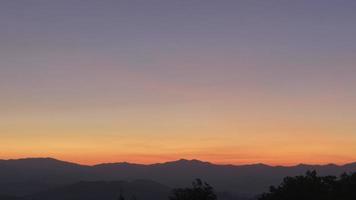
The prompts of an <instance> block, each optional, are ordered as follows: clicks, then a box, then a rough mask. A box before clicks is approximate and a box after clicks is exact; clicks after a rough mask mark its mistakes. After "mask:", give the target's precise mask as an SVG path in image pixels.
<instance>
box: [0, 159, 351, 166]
mask: <svg viewBox="0 0 356 200" xmlns="http://www.w3.org/2000/svg"><path fill="white" fill-rule="evenodd" d="M31 159H32V160H34V159H50V160H55V161H59V162H65V163H70V164H75V165H81V166H87V167H94V166H98V165H109V164H131V165H143V166H152V165H158V164H167V163H174V162H179V161H189V162H194V161H196V162H200V163H205V164H210V165H218V166H234V167H239V166H256V165H264V166H267V167H297V166H301V165H307V166H326V165H335V166H338V167H342V166H345V165H349V164H354V163H356V161H352V162H347V163H343V164H336V163H333V162H329V163H304V162H300V163H298V164H291V165H282V164H276V165H272V164H266V163H262V162H257V163H245V164H227V163H216V162H211V161H205V160H199V159H186V158H179V159H176V160H167V161H163V162H153V163H136V162H127V161H117V162H101V163H96V164H83V163H79V162H75V161H69V160H62V159H58V158H55V157H20V158H9V159H2V158H0V161H18V160H31Z"/></svg>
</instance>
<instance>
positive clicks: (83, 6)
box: [0, 0, 356, 165]
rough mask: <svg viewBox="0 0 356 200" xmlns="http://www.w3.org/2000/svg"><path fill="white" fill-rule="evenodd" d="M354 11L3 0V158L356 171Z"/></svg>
mask: <svg viewBox="0 0 356 200" xmlns="http://www.w3.org/2000/svg"><path fill="white" fill-rule="evenodd" d="M355 10H356V1H353V0H333V1H331V0H298V1H283V0H269V1H260V0H219V1H216V0H214V1H213V0H193V1H189V0H182V1H181V0H179V1H174V0H150V1H147V0H102V1H97V0H71V1H69V0H53V1H48V0H27V1H23V0H2V1H0V159H10V158H23V157H54V158H57V159H62V160H68V161H72V162H77V163H83V164H96V163H101V162H119V161H128V162H135V163H156V162H164V161H169V160H175V159H179V158H186V159H200V160H206V161H211V162H215V163H230V164H249V163H266V164H271V165H293V164H298V163H318V164H322V163H337V164H343V163H348V162H354V161H356V145H355V144H356V103H355V102H356V87H355V86H356V40H355V35H356V26H355V21H356V12H355Z"/></svg>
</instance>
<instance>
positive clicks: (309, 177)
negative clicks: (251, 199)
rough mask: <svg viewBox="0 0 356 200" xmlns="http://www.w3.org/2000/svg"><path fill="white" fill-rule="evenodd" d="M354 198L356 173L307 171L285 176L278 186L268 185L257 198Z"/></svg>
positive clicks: (355, 196) (344, 199) (326, 199)
mask: <svg viewBox="0 0 356 200" xmlns="http://www.w3.org/2000/svg"><path fill="white" fill-rule="evenodd" d="M301 199H303V200H355V199H356V173H354V174H346V173H344V174H343V175H341V176H340V178H337V177H335V176H317V173H316V171H308V172H307V173H306V175H304V176H296V177H286V178H284V180H283V182H282V183H281V184H280V185H279V186H278V187H274V186H271V187H270V191H269V192H268V193H265V194H263V195H262V196H261V197H260V198H259V200H301Z"/></svg>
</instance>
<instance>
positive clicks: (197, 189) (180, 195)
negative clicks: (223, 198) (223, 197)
mask: <svg viewBox="0 0 356 200" xmlns="http://www.w3.org/2000/svg"><path fill="white" fill-rule="evenodd" d="M169 199H170V200H217V196H216V194H215V192H214V189H213V187H211V186H210V185H209V184H208V183H206V182H203V181H202V180H200V179H196V180H195V181H194V182H193V183H192V188H178V189H174V190H173V191H172V195H171V196H170V197H169Z"/></svg>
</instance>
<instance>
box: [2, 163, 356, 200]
mask: <svg viewBox="0 0 356 200" xmlns="http://www.w3.org/2000/svg"><path fill="white" fill-rule="evenodd" d="M307 170H316V171H317V172H318V173H319V174H320V175H340V174H341V173H343V172H354V171H356V163H350V164H346V165H335V164H328V165H306V164H300V165H296V166H288V167H286V166H269V165H265V164H251V165H218V164H213V163H210V162H203V161H199V160H186V159H181V160H177V161H172V162H165V163H157V164H149V165H144V164H133V163H127V162H121V163H106V164H99V165H94V166H87V165H79V164H75V163H70V162H65V161H60V160H56V159H53V158H27V159H17V160H0V194H2V195H3V196H0V199H14V198H12V197H11V196H21V197H31V198H30V199H34V200H37V199H38V200H44V199H53V200H56V199H61V200H81V199H95V197H97V196H103V195H104V196H105V195H106V197H107V198H102V199H108V200H109V199H115V198H116V197H117V195H118V194H119V193H120V191H119V190H123V191H122V192H123V193H124V194H125V193H126V195H128V196H135V198H136V196H137V199H143V200H145V199H162V200H163V199H167V198H165V197H168V195H169V191H170V190H171V188H176V187H187V186H189V185H190V183H191V182H192V181H193V180H194V179H196V178H200V179H202V180H204V181H206V182H208V183H209V184H211V185H212V186H213V187H214V188H215V189H216V191H217V192H218V194H219V195H220V197H222V198H220V199H237V197H239V198H240V199H243V198H242V197H251V196H255V195H257V194H260V193H262V192H265V191H267V190H268V187H269V186H270V185H276V184H278V183H280V182H281V181H282V179H283V177H285V176H295V175H301V174H304V173H305V172H306V171H307ZM76 195H77V196H76ZM5 196H6V197H5ZM50 196H51V198H49V197H50ZM76 197H77V198H76ZM96 199H98V198H96Z"/></svg>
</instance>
